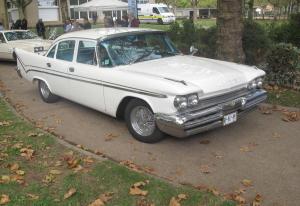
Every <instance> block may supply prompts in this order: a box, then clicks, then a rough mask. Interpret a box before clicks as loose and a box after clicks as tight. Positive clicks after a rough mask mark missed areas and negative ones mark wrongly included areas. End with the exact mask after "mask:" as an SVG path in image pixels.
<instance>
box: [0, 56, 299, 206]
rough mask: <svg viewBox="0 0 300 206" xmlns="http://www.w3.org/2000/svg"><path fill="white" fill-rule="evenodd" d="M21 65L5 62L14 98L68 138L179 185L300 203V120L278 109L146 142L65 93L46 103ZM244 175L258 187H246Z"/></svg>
mask: <svg viewBox="0 0 300 206" xmlns="http://www.w3.org/2000/svg"><path fill="white" fill-rule="evenodd" d="M14 67H15V65H14V64H13V63H6V62H0V81H2V83H3V84H4V85H5V87H6V89H7V91H6V96H7V97H8V98H9V100H10V101H11V103H12V104H13V105H15V106H16V107H17V108H18V109H19V110H20V111H21V112H22V114H23V115H24V116H26V117H27V118H29V119H31V120H33V121H35V122H38V123H39V124H43V125H45V126H47V127H53V128H54V131H55V133H57V134H59V135H62V136H64V138H65V139H66V140H68V141H71V142H73V143H75V144H79V145H83V146H84V147H86V148H89V149H91V150H98V151H101V152H103V153H104V154H106V155H107V156H108V157H110V158H112V159H114V160H116V161H123V160H131V161H133V162H134V163H136V164H137V165H141V166H143V167H148V168H151V169H152V170H153V173H154V174H156V175H157V176H160V177H163V178H166V179H168V180H170V181H173V182H176V183H184V184H192V185H194V186H199V185H200V186H204V187H210V188H213V187H215V188H216V189H217V190H218V191H221V192H222V193H232V192H234V191H235V190H238V189H241V188H245V189H246V192H245V194H244V196H245V197H246V199H247V200H248V201H250V200H251V199H253V198H254V197H255V195H256V193H259V194H260V195H262V197H263V205H267V206H297V205H299V204H300V158H299V157H300V149H299V148H300V122H289V123H287V122H284V121H282V120H281V114H280V113H279V112H277V113H273V114H271V115H263V114H261V113H260V112H259V111H254V112H252V113H250V114H249V115H248V116H247V117H245V118H243V119H241V120H240V121H239V122H237V123H235V124H233V125H230V126H228V127H226V128H220V129H216V130H213V131H210V132H206V133H203V134H200V135H196V136H193V137H190V138H187V139H182V140H181V139H175V138H171V137H169V138H167V139H165V140H164V141H162V142H159V143H157V144H144V143H140V142H138V141H136V140H134V139H133V138H132V137H131V135H130V134H129V133H128V131H127V129H126V127H125V123H124V122H122V121H117V120H115V119H114V118H111V117H109V116H107V115H104V114H102V113H100V112H97V111H94V110H91V109H89V108H86V107H83V106H81V105H78V104H76V103H73V102H70V101H68V100H65V99H62V100H60V101H59V102H57V103H55V104H46V103H44V102H42V100H41V98H40V97H39V95H38V90H37V85H33V84H31V83H29V82H27V81H25V80H24V79H20V78H19V77H18V76H17V74H16V72H15V70H14ZM249 150H250V151H249ZM205 172H208V173H205ZM243 179H249V180H251V181H252V184H253V186H251V187H244V186H243V185H242V184H241V181H242V180H243Z"/></svg>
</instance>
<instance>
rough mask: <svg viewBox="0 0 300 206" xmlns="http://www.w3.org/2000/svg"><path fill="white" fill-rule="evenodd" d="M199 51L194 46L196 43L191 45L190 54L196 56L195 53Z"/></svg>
mask: <svg viewBox="0 0 300 206" xmlns="http://www.w3.org/2000/svg"><path fill="white" fill-rule="evenodd" d="M197 52H198V49H197V48H195V47H194V45H192V46H191V47H190V55H192V56H194V54H196V53H197Z"/></svg>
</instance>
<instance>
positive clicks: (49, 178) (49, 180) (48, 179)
mask: <svg viewBox="0 0 300 206" xmlns="http://www.w3.org/2000/svg"><path fill="white" fill-rule="evenodd" d="M54 179H55V176H54V175H52V174H49V175H46V176H45V177H44V179H43V180H42V182H43V183H46V184H49V183H52V182H53V181H54Z"/></svg>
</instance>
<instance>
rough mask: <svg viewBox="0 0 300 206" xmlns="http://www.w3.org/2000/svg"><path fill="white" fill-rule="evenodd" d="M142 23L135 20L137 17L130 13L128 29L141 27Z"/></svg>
mask: <svg viewBox="0 0 300 206" xmlns="http://www.w3.org/2000/svg"><path fill="white" fill-rule="evenodd" d="M139 26H140V21H139V20H138V19H137V18H135V16H134V15H133V14H132V13H129V24H128V27H139Z"/></svg>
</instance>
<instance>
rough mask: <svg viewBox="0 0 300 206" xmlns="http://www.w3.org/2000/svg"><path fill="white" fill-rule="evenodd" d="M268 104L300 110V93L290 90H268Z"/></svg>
mask: <svg viewBox="0 0 300 206" xmlns="http://www.w3.org/2000/svg"><path fill="white" fill-rule="evenodd" d="M267 102H268V103H270V104H274V105H281V106H287V107H298V108H300V91H295V90H289V89H278V90H274V89H272V90H268V99H267Z"/></svg>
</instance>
